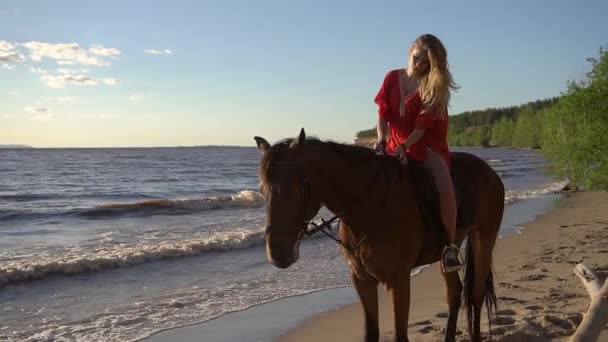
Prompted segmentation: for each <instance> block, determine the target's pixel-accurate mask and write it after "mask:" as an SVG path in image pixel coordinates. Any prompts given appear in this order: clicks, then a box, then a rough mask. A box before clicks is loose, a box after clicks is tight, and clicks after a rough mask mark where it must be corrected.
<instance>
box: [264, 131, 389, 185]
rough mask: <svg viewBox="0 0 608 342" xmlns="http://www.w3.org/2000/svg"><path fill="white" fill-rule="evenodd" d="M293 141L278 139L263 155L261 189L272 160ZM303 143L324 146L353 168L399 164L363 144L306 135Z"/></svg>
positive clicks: (266, 182) (266, 183)
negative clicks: (382, 163)
mask: <svg viewBox="0 0 608 342" xmlns="http://www.w3.org/2000/svg"><path fill="white" fill-rule="evenodd" d="M294 141H295V139H294V138H287V139H283V140H281V141H278V142H277V143H275V144H274V145H272V146H271V147H270V149H269V150H268V151H267V153H265V154H264V157H263V158H262V160H261V162H260V180H261V183H260V184H261V187H262V188H263V189H264V188H267V186H268V177H269V170H270V165H271V164H272V162H280V161H281V160H279V158H280V155H281V154H282V152H283V151H284V150H285V149H287V148H289V146H290V145H291V144H293V143H294ZM305 145H306V146H308V147H312V148H315V147H317V148H324V149H326V150H328V151H330V152H332V153H333V154H334V155H336V156H337V157H339V158H340V159H342V160H343V161H344V162H346V164H348V165H349V166H350V167H351V168H352V169H353V170H358V169H360V168H361V167H364V166H369V165H370V164H372V165H373V164H375V163H377V162H384V163H385V165H387V166H388V165H394V169H395V170H396V169H397V166H398V165H399V162H398V161H397V159H396V158H394V157H389V156H381V155H377V154H376V153H375V152H374V151H373V150H372V149H370V148H367V147H363V146H358V145H352V144H344V143H338V142H335V141H331V140H327V141H322V140H320V139H318V138H315V137H307V138H306V141H305ZM385 168H386V167H385ZM390 168H393V167H390Z"/></svg>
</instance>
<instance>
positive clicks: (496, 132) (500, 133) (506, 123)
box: [490, 116, 515, 146]
mask: <svg viewBox="0 0 608 342" xmlns="http://www.w3.org/2000/svg"><path fill="white" fill-rule="evenodd" d="M514 131H515V124H514V123H513V120H511V119H510V118H509V117H506V116H505V117H503V118H501V119H500V120H499V121H498V123H497V124H496V125H494V127H493V128H492V134H491V140H490V142H491V144H492V145H493V146H512V144H513V132H514Z"/></svg>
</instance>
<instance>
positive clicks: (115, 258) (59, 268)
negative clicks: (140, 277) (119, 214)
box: [0, 229, 265, 285]
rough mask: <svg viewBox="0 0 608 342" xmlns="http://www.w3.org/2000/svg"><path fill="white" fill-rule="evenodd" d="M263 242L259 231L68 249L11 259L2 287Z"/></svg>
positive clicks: (5, 267)
mask: <svg viewBox="0 0 608 342" xmlns="http://www.w3.org/2000/svg"><path fill="white" fill-rule="evenodd" d="M264 241H265V235H264V231H262V230H261V229H260V230H235V231H230V232H224V233H214V234H211V235H210V236H208V237H206V238H199V239H187V240H180V241H158V242H155V243H150V241H147V242H146V243H142V244H137V245H126V244H118V245H112V246H99V247H97V248H95V249H93V250H90V249H85V248H83V247H78V246H75V247H67V248H66V249H65V250H63V251H61V253H59V254H54V255H36V256H35V257H33V258H32V257H28V256H16V257H14V258H12V260H11V261H9V262H7V263H5V264H4V265H3V266H2V267H1V268H0V285H5V284H9V283H14V282H18V281H25V280H32V279H39V278H42V277H45V276H47V275H50V274H78V273H83V272H89V271H96V270H100V269H104V268H112V267H122V266H129V265H136V264H141V263H144V262H148V261H153V260H161V259H167V258H176V257H184V256H195V255H199V254H201V253H204V252H208V251H218V250H231V249H244V248H249V247H251V246H253V245H256V244H259V243H262V242H264Z"/></svg>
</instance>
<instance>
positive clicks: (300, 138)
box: [291, 128, 306, 149]
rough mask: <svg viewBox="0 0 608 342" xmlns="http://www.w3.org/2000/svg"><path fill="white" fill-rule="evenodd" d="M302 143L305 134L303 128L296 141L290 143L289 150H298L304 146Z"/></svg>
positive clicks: (304, 139)
mask: <svg viewBox="0 0 608 342" xmlns="http://www.w3.org/2000/svg"><path fill="white" fill-rule="evenodd" d="M304 141H306V133H305V132H304V128H302V129H301V130H300V135H299V136H298V139H297V140H294V141H293V142H292V143H291V148H293V149H300V148H302V147H303V146H304Z"/></svg>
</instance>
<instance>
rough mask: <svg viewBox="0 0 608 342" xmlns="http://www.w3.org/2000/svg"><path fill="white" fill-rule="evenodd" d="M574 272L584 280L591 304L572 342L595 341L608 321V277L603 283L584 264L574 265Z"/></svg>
mask: <svg viewBox="0 0 608 342" xmlns="http://www.w3.org/2000/svg"><path fill="white" fill-rule="evenodd" d="M574 274H576V276H577V277H579V278H580V279H581V281H582V282H583V285H584V286H585V289H586V290H587V293H588V294H589V297H591V304H590V305H589V309H588V310H587V312H586V313H585V316H584V318H583V321H582V322H581V324H580V325H579V326H578V328H577V329H576V332H575V333H574V335H572V337H570V342H593V341H596V340H597V338H598V337H599V335H600V334H601V333H602V329H604V327H606V324H607V323H608V279H606V280H605V281H604V283H603V285H602V283H601V282H600V279H599V278H598V277H597V275H596V274H595V273H593V271H592V270H591V269H589V267H587V266H585V265H583V264H577V265H576V266H575V267H574Z"/></svg>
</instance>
